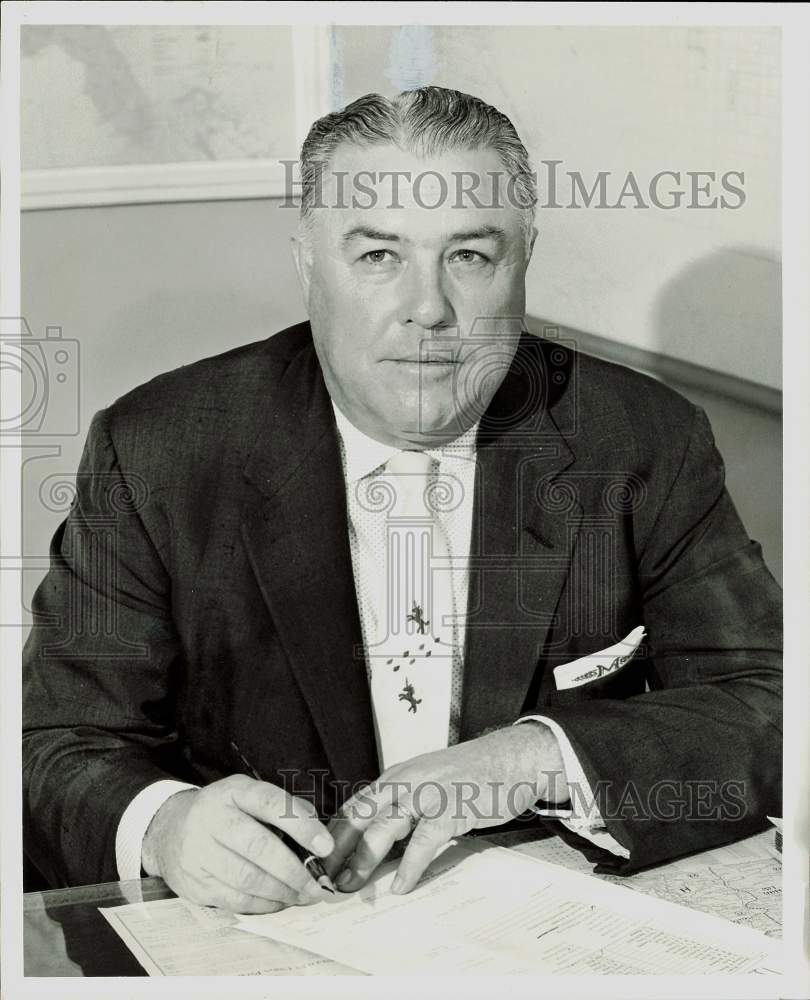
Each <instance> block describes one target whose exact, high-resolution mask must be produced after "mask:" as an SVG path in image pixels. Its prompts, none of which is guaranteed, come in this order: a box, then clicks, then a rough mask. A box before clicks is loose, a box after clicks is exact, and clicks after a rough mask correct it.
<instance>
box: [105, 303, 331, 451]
mask: <svg viewBox="0 0 810 1000" xmlns="http://www.w3.org/2000/svg"><path fill="white" fill-rule="evenodd" d="M311 342H312V341H311V333H310V327H309V323H300V324H297V325H296V326H292V327H289V328H287V329H286V330H282V331H280V332H279V333H276V334H273V335H272V336H270V337H268V338H266V339H265V340H261V341H256V342H253V343H250V344H245V345H243V346H240V347H236V348H233V349H232V350H229V351H226V352H224V353H222V354H217V355H215V356H213V357H209V358H203V359H202V360H200V361H195V362H193V363H191V364H188V365H183V366H181V367H179V368H175V369H173V370H172V371H168V372H164V373H162V374H160V375H157V376H155V378H152V379H150V380H149V381H148V382H144V383H143V384H141V385H139V386H136V387H135V388H134V389H131V390H130V391H129V392H127V393H125V394H124V395H123V396H121V397H120V398H118V399H117V400H115V402H114V403H112V404H111V405H110V406H109V407H107V408H106V410H105V411H104V416H105V418H106V422H107V425H108V427H109V430H110V434H111V436H112V438H113V440H114V442H115V443H116V447H119V446H120V447H122V448H126V447H127V446H128V445H132V444H133V443H134V442H140V443H143V442H149V441H151V442H152V443H153V444H155V443H159V444H160V445H161V447H163V446H164V445H165V444H167V443H169V440H171V439H174V440H177V439H178V438H183V437H186V436H188V435H189V434H191V435H192V436H196V437H198V438H200V437H203V438H204V439H205V441H206V445H207V446H208V447H211V446H212V445H213V444H214V442H215V441H216V440H223V441H224V440H225V439H227V438H231V437H232V434H231V433H229V432H234V431H235V432H237V433H238V430H239V429H240V428H244V427H248V428H249V427H250V426H255V423H254V424H251V421H252V420H255V410H256V407H257V406H259V405H261V404H263V405H266V401H267V397H268V394H269V393H272V391H273V386H274V385H275V384H276V383H277V382H278V380H279V378H280V377H281V375H282V374H283V372H284V370H285V368H286V367H287V365H288V364H289V363H290V361H291V360H292V359H293V358H294V357H295V356H296V354H298V353H299V352H300V351H302V350H304V349H305V348H306V347H307V346H308V345H309V344H311Z"/></svg>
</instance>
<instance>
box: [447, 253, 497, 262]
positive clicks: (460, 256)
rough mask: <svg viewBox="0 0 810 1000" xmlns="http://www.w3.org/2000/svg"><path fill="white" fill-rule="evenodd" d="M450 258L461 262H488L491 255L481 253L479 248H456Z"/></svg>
mask: <svg viewBox="0 0 810 1000" xmlns="http://www.w3.org/2000/svg"><path fill="white" fill-rule="evenodd" d="M450 259H451V260H452V261H456V262H458V263H459V264H488V263H489V257H485V256H484V254H482V253H479V252H478V251H477V250H456V252H455V253H454V254H452V255H451V257H450Z"/></svg>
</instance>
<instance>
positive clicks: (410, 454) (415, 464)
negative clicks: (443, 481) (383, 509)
mask: <svg viewBox="0 0 810 1000" xmlns="http://www.w3.org/2000/svg"><path fill="white" fill-rule="evenodd" d="M433 465H434V461H433V459H432V458H431V457H430V455H428V454H427V453H426V452H424V451H400V452H397V454H396V455H393V456H392V457H391V458H390V459H389V460H388V462H387V463H386V467H385V471H386V473H387V474H388V475H389V476H390V477H391V479H392V482H391V485H392V487H393V489H394V491H395V496H396V501H395V505H394V508H393V513H394V515H395V516H398V515H409V516H416V517H425V516H430V517H432V516H433V511H432V509H431V508H430V505H429V499H428V488H429V484H430V479H431V473H432V472H433Z"/></svg>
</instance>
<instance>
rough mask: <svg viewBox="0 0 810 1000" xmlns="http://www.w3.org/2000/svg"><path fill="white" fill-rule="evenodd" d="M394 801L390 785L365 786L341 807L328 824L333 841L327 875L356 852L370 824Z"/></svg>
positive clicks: (341, 865) (328, 859) (338, 868)
mask: <svg viewBox="0 0 810 1000" xmlns="http://www.w3.org/2000/svg"><path fill="white" fill-rule="evenodd" d="M393 798H394V788H393V786H391V785H387V784H386V785H382V784H379V783H378V784H375V785H367V786H366V787H365V788H363V789H361V790H360V791H359V792H357V793H356V794H355V795H353V796H352V797H351V798H350V799H347V800H346V802H345V803H344V804H343V806H341V808H340V810H339V812H338V814H337V815H336V816H335V817H334V818H333V819H332V820H331V822H330V824H329V831H330V833H331V834H332V838H333V840H334V842H335V849H334V851H333V852H332V853H331V854H330V855H329V857H328V858H327V859H326V866H327V871H328V872H329V874H330V875H334V874H335V872H338V871H339V870H340V869H341V868H342V867H343V862H344V861H345V860H346V858H348V857H349V856H350V855H351V854H352V853H353V851H354V850H355V849H356V847H357V844H358V842H359V840H360V838H361V837H362V835H363V833H364V832H365V831H366V829H367V828H368V827H369V826H370V824H371V823H373V822H374V821H375V819H377V818H379V817H380V816H381V815H386V813H387V812H389V811H390V810H391V808H392V807H393Z"/></svg>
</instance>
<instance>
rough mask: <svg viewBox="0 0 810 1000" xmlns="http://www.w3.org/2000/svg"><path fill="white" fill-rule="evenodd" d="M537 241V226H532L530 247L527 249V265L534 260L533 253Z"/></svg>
mask: <svg viewBox="0 0 810 1000" xmlns="http://www.w3.org/2000/svg"><path fill="white" fill-rule="evenodd" d="M536 239H537V226H532V232H531V236H530V238H529V245H528V247H526V263H527V264H528V263H529V261H530V260H531V259H532V253H533V251H534V241H535V240H536Z"/></svg>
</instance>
